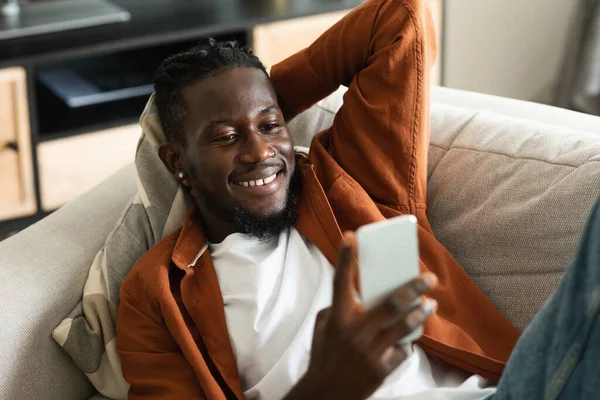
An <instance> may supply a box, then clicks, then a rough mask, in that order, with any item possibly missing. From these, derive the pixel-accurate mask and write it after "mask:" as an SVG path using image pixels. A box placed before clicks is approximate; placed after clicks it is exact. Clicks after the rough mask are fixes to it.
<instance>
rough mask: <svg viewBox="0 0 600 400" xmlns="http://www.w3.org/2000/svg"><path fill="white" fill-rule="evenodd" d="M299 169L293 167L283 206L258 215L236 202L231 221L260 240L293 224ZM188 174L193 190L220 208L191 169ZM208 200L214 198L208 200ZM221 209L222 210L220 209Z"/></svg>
mask: <svg viewBox="0 0 600 400" xmlns="http://www.w3.org/2000/svg"><path fill="white" fill-rule="evenodd" d="M299 170H300V169H299V168H298V167H296V168H294V174H293V175H292V178H291V180H290V185H289V187H288V190H287V198H286V202H285V205H284V207H283V208H282V209H281V210H279V211H277V212H276V213H274V214H271V215H259V214H255V213H252V212H251V211H249V210H247V209H246V208H244V207H242V206H240V205H239V204H236V205H234V206H233V209H232V210H231V211H230V212H231V213H232V214H233V215H232V216H233V221H234V222H235V224H236V225H237V226H238V227H239V228H240V230H241V231H242V232H243V233H245V234H248V235H251V236H254V237H256V238H258V239H260V240H265V239H271V238H273V237H276V236H279V234H280V233H281V232H282V231H283V230H284V229H287V228H289V227H290V226H292V225H294V223H295V222H296V219H297V217H298V203H297V202H296V195H297V194H298V193H299V192H300V190H301V186H302V180H301V179H300V173H299V172H298V171H299ZM188 175H189V177H190V180H191V182H192V187H193V192H196V194H197V195H198V196H199V197H201V198H203V199H205V200H209V202H210V203H212V204H210V203H209V204H210V205H209V206H210V207H211V208H214V209H215V210H217V209H220V207H219V203H218V201H216V200H215V199H212V196H211V195H210V194H209V193H208V192H207V191H206V190H205V189H204V187H203V186H202V185H201V184H200V181H199V180H198V178H197V177H196V176H195V173H194V172H193V171H189V172H188ZM210 200H215V201H214V202H213V201H210ZM221 211H224V210H223V209H221Z"/></svg>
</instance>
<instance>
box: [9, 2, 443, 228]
mask: <svg viewBox="0 0 600 400" xmlns="http://www.w3.org/2000/svg"><path fill="white" fill-rule="evenodd" d="M38 1H39V0H38ZM428 1H430V2H431V3H432V5H433V8H434V16H435V14H436V11H437V15H438V22H441V6H440V5H441V2H442V0H428ZM111 2H112V3H114V4H115V5H117V6H119V7H121V8H123V9H125V10H127V11H128V12H129V13H130V15H131V19H130V20H129V21H127V22H122V23H114V24H110V25H101V26H96V27H89V28H84V29H78V30H69V31H64V32H58V33H51V34H45V35H37V36H28V37H23V38H18V39H9V40H0V236H2V235H4V234H7V233H10V232H12V231H17V230H20V229H22V228H24V227H26V226H27V225H29V224H31V223H34V222H35V221H37V220H39V219H41V218H43V217H44V216H46V215H48V214H49V213H51V212H52V211H54V210H55V209H57V208H58V207H60V206H61V205H63V204H65V203H66V202H68V201H70V200H72V199H74V198H75V197H77V196H79V195H80V194H82V193H83V192H85V191H87V190H88V189H90V188H91V187H93V186H95V185H96V184H98V183H99V182H101V181H102V180H104V179H105V178H107V177H108V176H110V175H111V174H112V173H114V172H115V171H116V170H118V169H119V168H121V167H122V166H125V165H127V164H129V163H131V162H132V161H133V158H134V153H135V147H136V143H137V140H138V138H139V135H140V133H141V128H140V127H139V124H138V119H139V116H140V114H141V112H142V110H143V107H144V105H145V103H146V101H147V99H148V96H149V94H150V93H151V91H152V86H151V76H152V73H153V71H154V70H155V68H156V67H157V66H158V63H159V62H160V61H161V60H162V59H164V58H165V57H166V56H168V55H170V54H173V53H175V52H177V51H180V50H181V49H184V48H187V47H189V46H190V45H192V44H193V43H195V42H197V41H198V40H199V39H201V38H205V37H219V38H233V39H236V40H238V41H240V42H241V43H243V44H245V45H248V46H250V47H252V48H253V50H254V52H255V53H256V54H257V55H258V56H259V57H260V58H261V60H262V61H263V63H264V64H265V66H266V67H267V68H270V67H271V66H272V65H273V64H275V63H276V62H278V61H280V60H282V59H284V58H285V57H287V56H289V55H291V54H293V53H294V52H296V51H298V50H300V49H302V48H304V47H305V46H307V45H308V44H310V43H311V42H312V41H313V40H314V39H316V38H317V37H318V36H319V35H320V34H321V33H322V32H323V31H325V30H326V29H327V28H328V27H330V26H331V25H333V24H334V23H335V22H337V21H338V20H339V19H340V18H342V17H343V16H344V15H345V14H346V13H347V12H348V11H349V10H350V9H352V8H354V7H355V6H357V5H359V4H360V3H362V0H194V1H190V0H144V1H139V0H111ZM436 75H439V72H438V73H436Z"/></svg>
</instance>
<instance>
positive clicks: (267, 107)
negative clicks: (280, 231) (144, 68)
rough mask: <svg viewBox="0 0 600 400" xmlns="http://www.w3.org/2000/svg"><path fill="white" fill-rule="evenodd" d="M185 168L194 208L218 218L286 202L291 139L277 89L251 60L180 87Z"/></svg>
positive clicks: (268, 212) (265, 211) (269, 212)
mask: <svg viewBox="0 0 600 400" xmlns="http://www.w3.org/2000/svg"><path fill="white" fill-rule="evenodd" d="M182 97H183V100H184V101H185V106H186V109H187V112H186V117H185V118H184V120H183V124H182V129H183V141H184V144H183V149H182V151H183V153H184V159H185V168H184V169H185V172H186V173H187V175H188V177H189V179H188V181H189V183H190V185H191V187H192V194H193V195H194V197H195V199H196V201H197V203H198V204H199V207H200V209H201V210H202V211H203V214H205V213H211V214H212V217H216V218H218V219H220V220H222V221H232V220H234V218H235V217H234V213H235V212H236V210H237V211H238V212H239V210H243V212H245V213H247V214H249V215H252V216H254V217H256V218H266V219H268V218H269V217H273V216H275V215H277V214H278V213H281V212H283V211H284V210H285V209H286V205H288V204H287V203H288V202H289V199H290V196H289V193H288V192H289V188H290V182H291V178H292V175H293V173H294V167H295V161H294V147H293V142H292V137H291V135H290V133H289V131H288V129H287V126H286V124H285V121H284V118H283V115H282V112H281V110H280V109H279V106H278V104H277V96H276V93H275V91H274V89H273V87H272V85H271V83H270V81H269V79H268V78H267V76H266V75H265V74H264V73H263V72H262V71H261V70H259V69H256V68H232V69H225V70H223V71H218V72H217V73H216V74H215V75H212V76H209V77H206V78H203V79H201V80H199V81H197V82H195V83H193V84H191V85H189V86H187V87H186V88H184V89H183V90H182Z"/></svg>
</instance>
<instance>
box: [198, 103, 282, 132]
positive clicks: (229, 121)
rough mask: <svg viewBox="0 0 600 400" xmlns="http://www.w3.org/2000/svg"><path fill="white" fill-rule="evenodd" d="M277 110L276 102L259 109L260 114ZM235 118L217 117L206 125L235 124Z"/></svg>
mask: <svg viewBox="0 0 600 400" xmlns="http://www.w3.org/2000/svg"><path fill="white" fill-rule="evenodd" d="M275 111H277V106H276V105H275V104H273V105H270V106H268V107H265V108H263V109H262V110H260V111H259V113H258V115H265V114H268V113H272V112H275ZM233 123H234V120H233V119H230V118H223V119H216V120H214V121H210V122H209V123H208V124H207V125H206V126H207V127H209V126H215V125H229V124H233Z"/></svg>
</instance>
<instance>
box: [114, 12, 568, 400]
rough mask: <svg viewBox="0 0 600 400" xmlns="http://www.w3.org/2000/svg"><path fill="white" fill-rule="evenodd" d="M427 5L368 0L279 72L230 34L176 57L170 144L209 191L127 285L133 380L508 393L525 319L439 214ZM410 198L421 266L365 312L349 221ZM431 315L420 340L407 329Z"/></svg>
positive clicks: (390, 392)
mask: <svg viewBox="0 0 600 400" xmlns="http://www.w3.org/2000/svg"><path fill="white" fill-rule="evenodd" d="M424 3H425V2H424V1H420V0H410V1H409V0H371V1H368V2H366V3H365V4H363V5H361V6H360V7H358V8H357V9H355V10H354V11H353V12H351V13H350V14H349V15H348V16H346V17H345V18H344V19H342V21H340V22H339V23H338V24H336V25H335V26H334V27H332V28H331V29H330V30H329V31H328V32H326V33H325V34H324V35H323V36H322V37H321V38H319V39H318V40H317V41H316V42H315V43H314V44H313V45H311V46H310V47H308V48H307V49H305V50H304V51H302V52H300V53H298V54H296V55H294V56H292V57H291V58H289V59H288V60H286V61H284V62H282V63H280V64H279V65H276V66H275V67H273V70H272V72H271V77H270V78H269V76H268V75H267V73H266V71H265V69H264V67H263V66H262V64H260V61H259V60H258V59H257V58H256V57H254V56H252V55H251V54H250V53H249V52H248V51H247V50H244V49H240V48H239V47H238V46H237V45H236V44H235V43H219V42H215V41H214V40H209V41H207V42H205V43H203V44H201V45H199V46H197V47H195V48H193V49H191V50H189V51H187V52H184V53H181V54H178V55H175V56H173V57H170V58H169V59H167V60H165V61H164V62H163V64H162V65H161V67H160V68H159V70H158V71H157V75H156V80H155V83H156V85H155V89H156V103H157V107H158V110H159V115H160V118H161V123H162V125H163V128H164V131H165V134H166V135H167V138H168V142H167V143H165V144H163V145H162V146H161V148H160V153H159V155H160V157H161V159H162V160H163V162H164V164H165V165H166V167H167V168H169V170H170V171H171V172H172V173H173V174H174V175H175V176H176V177H177V178H178V179H180V180H181V182H182V184H183V185H185V186H187V187H189V188H190V191H191V194H192V196H193V198H194V200H195V206H194V207H193V208H192V209H191V210H190V211H189V213H188V215H187V217H186V220H185V222H184V225H183V227H182V228H181V229H180V230H179V231H177V232H175V233H174V234H172V235H171V236H170V237H168V238H167V239H165V240H164V241H162V242H160V243H158V244H157V245H156V246H154V247H153V248H152V249H151V250H150V251H149V252H148V253H146V254H145V255H144V256H143V257H142V258H141V259H140V260H139V261H138V263H137V264H136V265H135V266H134V268H133V269H132V271H131V273H130V275H129V276H128V277H127V279H126V280H125V281H124V283H123V286H122V289H121V304H120V307H119V313H118V321H117V322H118V323H117V348H118V351H119V354H120V356H121V359H122V367H123V374H124V377H125V379H126V380H127V381H128V382H129V383H130V384H131V388H130V392H129V396H130V398H134V399H138V398H139V399H149V398H161V399H165V398H167V399H168V398H173V399H180V398H186V399H187V398H206V399H225V398H242V397H247V398H257V399H258V398H262V399H282V398H286V399H296V398H298V399H300V398H302V399H306V398H309V399H318V398H324V399H336V398H340V399H354V398H356V399H364V398H367V397H369V396H374V398H401V397H402V398H406V397H403V396H415V397H411V398H423V399H429V398H445V399H449V398H457V399H458V398H459V399H482V398H486V397H488V396H490V395H492V394H493V393H494V392H495V389H494V388H493V387H492V385H493V384H494V383H495V382H496V381H497V380H498V379H499V377H500V374H501V373H502V370H503V368H504V365H505V363H506V361H507V359H508V357H509V355H510V353H511V350H512V348H513V346H514V344H515V342H516V340H517V337H518V332H517V330H516V329H515V328H514V327H513V326H512V325H511V324H510V323H509V322H508V321H507V320H506V319H505V318H504V317H503V316H502V315H501V314H500V312H499V311H498V310H496V309H495V308H494V306H493V305H492V304H491V302H490V301H489V300H488V299H487V298H486V297H485V296H484V295H483V293H482V292H481V291H480V290H479V289H478V288H477V286H476V285H475V284H474V283H473V282H472V280H471V279H470V278H469V277H468V276H467V275H466V274H465V272H464V271H463V270H462V269H461V268H460V266H459V265H458V264H457V263H456V261H455V260H454V259H453V258H452V256H451V255H450V254H449V253H448V251H447V250H446V249H444V247H443V246H442V245H441V244H440V243H439V242H437V240H436V239H435V237H434V236H433V233H432V231H431V227H430V226H429V223H428V221H427V217H426V187H427V184H426V156H427V145H428V132H429V123H428V118H429V78H428V76H429V75H428V72H427V71H428V69H429V67H430V66H431V64H432V62H433V59H434V53H435V43H434V35H433V32H432V29H431V20H430V17H429V15H428V13H427V12H426V10H425V6H424ZM340 85H346V86H348V87H349V90H348V92H347V94H346V95H345V97H344V105H343V107H342V108H341V110H340V111H339V112H338V114H337V115H336V118H335V121H334V124H333V126H332V127H331V128H330V129H328V130H326V131H325V132H322V133H321V134H319V135H318V136H317V137H316V138H315V139H314V140H313V142H312V145H311V150H310V155H309V157H308V158H305V157H303V156H301V155H294V150H293V143H292V139H291V136H290V134H289V132H288V130H287V127H286V125H285V121H286V120H288V119H290V118H291V117H293V115H295V114H297V113H299V112H302V111H303V110H305V109H306V108H308V107H310V106H311V105H312V104H314V103H315V102H316V101H318V100H320V99H321V98H323V97H325V96H327V95H328V94H329V93H331V92H333V91H334V90H335V89H337V88H338V87H339V86H340ZM406 213H411V214H414V215H416V216H417V219H418V221H419V241H420V253H421V268H422V271H423V274H422V275H421V276H420V277H419V278H418V279H415V280H413V281H411V282H409V283H408V284H406V285H404V286H403V287H401V288H399V289H398V290H397V291H396V292H394V293H393V294H392V295H391V296H389V298H387V299H386V300H385V301H384V302H383V303H382V305H381V306H379V307H377V308H375V309H373V310H371V311H369V312H365V311H364V310H362V308H361V305H360V301H359V300H357V296H356V290H358V289H359V284H358V282H357V278H356V269H357V266H356V243H355V238H354V236H353V234H352V233H346V234H344V235H342V232H344V231H353V230H355V229H356V228H358V227H359V226H361V225H364V224H367V223H370V222H375V221H378V220H382V219H384V218H389V217H392V216H396V215H400V214H406ZM400 264H401V260H399V268H400V267H401V265H400ZM332 266H335V268H332ZM569 293H570V292H569ZM424 294H427V296H428V297H430V299H429V300H428V301H425V302H423V305H422V306H419V307H411V304H412V303H413V300H414V299H415V298H417V297H419V296H421V295H424ZM432 299H435V300H432ZM436 300H437V303H436ZM436 308H437V311H436V312H435V313H434V310H436ZM320 310H324V311H321V312H320ZM425 321H427V322H426V323H425ZM424 323H425V326H424V328H425V331H424V332H425V333H424V335H423V337H422V338H421V339H420V340H419V341H418V342H417V343H415V344H413V345H412V346H409V347H398V346H396V345H395V343H396V342H397V341H398V340H399V339H400V338H402V337H404V336H405V335H406V334H408V333H410V332H411V331H413V330H414V329H416V328H417V327H419V326H420V325H422V324H424ZM313 333H314V335H313ZM578 343H579V342H578ZM521 354H525V352H521ZM556 356H557V357H559V358H560V357H561V356H560V355H556ZM512 376H514V373H513V375H512ZM386 378H387V379H386ZM384 381H385V382H384ZM538 381H541V379H538ZM505 386H506V385H505ZM515 387H516V385H515ZM498 393H499V394H500V393H503V392H502V386H501V387H500V389H499V392H498ZM499 394H498V396H499Z"/></svg>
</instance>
